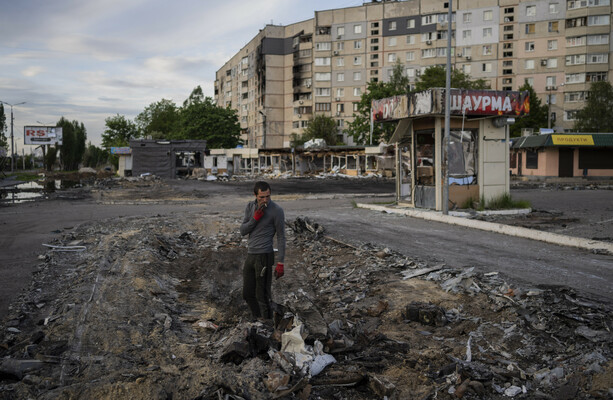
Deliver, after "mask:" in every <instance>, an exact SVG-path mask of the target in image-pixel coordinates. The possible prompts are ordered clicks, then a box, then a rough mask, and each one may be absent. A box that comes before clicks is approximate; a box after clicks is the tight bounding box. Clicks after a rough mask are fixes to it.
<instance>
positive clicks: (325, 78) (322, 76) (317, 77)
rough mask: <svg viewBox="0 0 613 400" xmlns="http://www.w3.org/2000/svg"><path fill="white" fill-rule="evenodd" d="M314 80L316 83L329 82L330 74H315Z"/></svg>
mask: <svg viewBox="0 0 613 400" xmlns="http://www.w3.org/2000/svg"><path fill="white" fill-rule="evenodd" d="M315 80H316V81H329V80H330V73H329V72H316V73H315Z"/></svg>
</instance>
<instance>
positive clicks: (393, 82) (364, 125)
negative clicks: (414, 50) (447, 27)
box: [345, 62, 409, 144]
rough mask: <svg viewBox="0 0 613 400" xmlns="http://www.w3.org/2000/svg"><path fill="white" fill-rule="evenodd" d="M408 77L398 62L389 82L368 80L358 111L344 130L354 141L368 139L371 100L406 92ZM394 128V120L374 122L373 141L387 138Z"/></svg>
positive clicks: (361, 141)
mask: <svg viewBox="0 0 613 400" xmlns="http://www.w3.org/2000/svg"><path fill="white" fill-rule="evenodd" d="M408 85H409V80H408V78H407V77H406V76H405V75H404V67H403V65H402V64H401V63H400V62H397V63H396V64H395V65H394V69H393V70H392V76H391V78H390V81H389V82H372V81H371V82H369V83H368V87H367V88H366V92H365V93H364V94H362V98H361V99H360V102H359V103H358V111H357V113H354V114H353V121H352V122H350V123H348V124H347V129H346V130H345V131H346V133H347V134H348V135H351V136H352V137H353V140H354V141H355V142H356V143H361V144H364V143H367V142H369V140H370V136H369V135H370V106H371V103H372V101H373V100H378V99H383V98H386V97H391V96H396V95H401V94H407V90H408ZM395 128H396V122H383V123H376V124H375V125H374V126H373V137H372V141H373V143H379V142H380V141H381V139H384V140H389V138H390V137H391V136H392V134H393V133H394V129H395Z"/></svg>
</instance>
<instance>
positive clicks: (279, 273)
mask: <svg viewBox="0 0 613 400" xmlns="http://www.w3.org/2000/svg"><path fill="white" fill-rule="evenodd" d="M282 276H283V263H277V268H275V278H277V279H279V278H281V277H282Z"/></svg>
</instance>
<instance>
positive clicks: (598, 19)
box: [587, 15, 609, 26]
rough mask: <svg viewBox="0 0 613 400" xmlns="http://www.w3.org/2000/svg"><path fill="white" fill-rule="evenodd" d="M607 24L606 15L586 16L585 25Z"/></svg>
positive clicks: (607, 17) (607, 18)
mask: <svg viewBox="0 0 613 400" xmlns="http://www.w3.org/2000/svg"><path fill="white" fill-rule="evenodd" d="M596 25H609V16H608V15H590V16H589V17H587V26H596Z"/></svg>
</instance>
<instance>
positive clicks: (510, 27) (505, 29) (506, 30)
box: [502, 25, 513, 32]
mask: <svg viewBox="0 0 613 400" xmlns="http://www.w3.org/2000/svg"><path fill="white" fill-rule="evenodd" d="M502 30H503V31H505V32H511V31H512V30H513V25H505V26H503V27H502Z"/></svg>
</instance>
